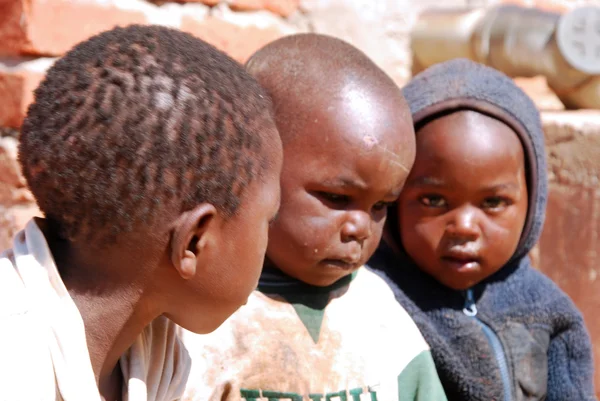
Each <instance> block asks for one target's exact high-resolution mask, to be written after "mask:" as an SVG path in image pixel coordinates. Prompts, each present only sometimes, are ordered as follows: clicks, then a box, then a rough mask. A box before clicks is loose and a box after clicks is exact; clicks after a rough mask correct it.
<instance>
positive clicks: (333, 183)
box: [321, 177, 367, 190]
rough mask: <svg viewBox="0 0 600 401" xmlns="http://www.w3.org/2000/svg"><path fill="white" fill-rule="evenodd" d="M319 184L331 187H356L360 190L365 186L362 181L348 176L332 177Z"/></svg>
mask: <svg viewBox="0 0 600 401" xmlns="http://www.w3.org/2000/svg"><path fill="white" fill-rule="evenodd" d="M321 184H323V185H325V186H327V187H333V188H358V189H362V190H364V189H366V188H367V186H366V184H365V183H364V182H361V181H358V180H355V179H352V178H348V177H336V178H332V179H326V180H323V181H321Z"/></svg>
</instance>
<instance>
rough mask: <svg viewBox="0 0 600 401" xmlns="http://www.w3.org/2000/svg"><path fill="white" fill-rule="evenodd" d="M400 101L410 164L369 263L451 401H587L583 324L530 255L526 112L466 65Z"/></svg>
mask: <svg viewBox="0 0 600 401" xmlns="http://www.w3.org/2000/svg"><path fill="white" fill-rule="evenodd" d="M404 95H405V96H406V98H407V101H408V103H409V105H410V108H411V112H412V116H413V119H414V124H415V130H416V133H417V134H416V135H417V156H416V162H415V165H414V168H413V170H412V171H411V173H410V176H409V178H408V180H407V183H406V185H405V187H404V190H403V192H402V195H401V196H400V199H399V200H398V203H397V205H395V206H393V207H392V208H391V210H392V211H393V212H394V214H395V216H393V217H391V218H390V220H389V221H388V223H389V224H388V226H387V228H386V234H385V235H386V236H387V238H386V240H385V241H384V242H382V245H381V246H380V248H379V249H378V251H377V252H376V254H375V256H374V257H373V258H372V259H371V260H370V261H369V265H370V266H372V267H374V268H376V269H378V270H380V271H382V272H383V273H382V276H383V277H386V276H387V279H388V280H390V282H391V283H392V285H395V286H397V287H396V295H397V299H398V300H399V301H400V303H401V304H402V305H403V306H404V307H405V308H406V309H407V310H408V311H409V313H410V314H411V316H412V317H413V319H415V322H416V323H417V325H418V326H419V327H420V329H421V331H422V332H423V335H424V336H425V339H426V340H427V342H428V343H429V344H430V345H431V347H432V353H433V356H434V359H435V362H436V366H437V369H438V372H439V374H440V378H441V380H442V383H443V385H444V389H445V390H446V394H447V395H448V398H449V399H452V400H468V401H477V400H478V401H489V400H546V401H575V400H577V401H583V400H595V399H596V397H595V395H594V384H593V364H592V352H591V345H590V338H589V335H588V332H587V330H586V327H585V324H584V321H583V318H582V316H581V314H580V312H579V311H578V310H577V308H576V307H575V305H574V304H573V302H572V301H571V300H570V299H569V298H568V296H567V295H566V294H564V293H563V292H562V291H561V290H560V289H559V288H558V287H557V286H556V285H555V284H554V283H553V282H552V281H550V280H549V279H548V278H547V277H546V276H544V275H543V274H542V273H540V272H539V271H537V270H535V269H534V268H533V267H532V266H531V264H530V261H529V258H528V256H527V254H528V251H529V250H530V249H531V248H532V247H533V246H534V245H535V243H536V241H537V240H538V238H539V235H540V232H541V230H542V225H543V221H544V214H545V208H546V197H547V183H546V163H545V150H544V136H543V132H542V126H541V122H540V116H539V113H538V111H537V109H536V107H535V105H534V104H533V102H532V101H531V99H530V98H529V97H528V96H527V95H526V94H525V93H524V92H523V91H521V90H520V89H519V88H518V87H517V86H516V85H515V84H514V82H513V81H512V80H511V79H510V78H508V77H507V76H505V75H504V74H502V73H500V72H498V71H496V70H493V69H491V68H489V67H485V66H483V65H480V64H477V63H474V62H471V61H467V60H462V59H459V60H454V61H449V62H446V63H442V64H438V65H436V66H433V67H431V68H429V69H428V70H426V71H424V72H423V73H421V74H419V75H418V76H416V77H415V78H414V79H413V80H412V81H411V82H410V83H409V84H408V85H407V86H406V87H405V88H404Z"/></svg>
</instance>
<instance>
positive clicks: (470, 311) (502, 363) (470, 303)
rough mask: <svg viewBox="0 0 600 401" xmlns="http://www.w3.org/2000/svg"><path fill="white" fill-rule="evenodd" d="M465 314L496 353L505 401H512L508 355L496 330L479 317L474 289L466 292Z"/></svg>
mask: <svg viewBox="0 0 600 401" xmlns="http://www.w3.org/2000/svg"><path fill="white" fill-rule="evenodd" d="M463 313H464V314H465V315H467V316H469V317H472V318H473V319H474V320H475V321H476V322H477V324H479V326H480V327H481V329H482V330H483V333H484V334H485V336H486V338H487V340H488V343H489V344H490V347H491V348H492V352H493V353H494V357H495V358H496V362H498V368H499V369H500V377H501V379H502V387H503V390H504V401H511V399H512V396H511V394H512V391H511V387H512V386H511V384H510V377H509V374H508V362H507V360H506V354H505V353H504V349H503V348H502V343H501V342H500V339H499V338H498V336H497V335H496V333H495V332H494V330H492V328H491V327H490V326H488V325H487V324H486V323H484V322H483V321H482V320H481V319H479V318H478V317H477V305H475V300H474V297H473V290H472V289H468V290H467V291H466V296H465V306H464V308H463Z"/></svg>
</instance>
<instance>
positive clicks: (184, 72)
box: [19, 25, 277, 240]
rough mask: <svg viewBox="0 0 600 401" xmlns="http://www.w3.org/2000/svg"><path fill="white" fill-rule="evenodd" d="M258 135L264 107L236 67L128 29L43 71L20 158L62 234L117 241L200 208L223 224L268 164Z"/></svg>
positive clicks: (165, 31) (269, 123)
mask: <svg viewBox="0 0 600 401" xmlns="http://www.w3.org/2000/svg"><path fill="white" fill-rule="evenodd" d="M273 133H274V134H273ZM268 134H273V135H274V136H276V135H277V131H276V128H275V125H274V122H273V114H272V105H271V101H270V99H269V97H268V96H267V95H266V94H265V92H264V91H263V89H262V88H261V87H260V85H259V84H258V83H257V82H256V81H255V80H254V79H253V78H252V77H251V76H250V75H249V74H248V73H247V72H246V71H245V70H244V68H243V67H242V66H241V65H240V64H239V63H237V62H235V61H234V60H233V59H231V58H229V57H228V56H226V55H225V54H224V53H222V52H220V51H219V50H217V49H216V48H214V47H212V46H211V45H209V44H207V43H205V42H203V41H201V40H200V39H198V38H195V37H193V36H191V35H189V34H186V33H183V32H180V31H177V30H174V29H169V28H165V27H159V26H139V25H133V26H129V27H126V28H115V29H113V30H111V31H107V32H104V33H101V34H99V35H97V36H94V37H92V38H90V39H88V40H87V41H85V42H82V43H81V44H79V45H77V46H76V47H74V48H73V49H72V50H71V51H70V52H68V53H67V54H66V55H65V56H64V57H63V58H61V59H60V60H58V61H57V62H56V63H55V64H54V66H53V67H52V68H50V70H49V71H48V73H47V75H46V78H45V79H44V81H43V82H42V83H41V84H40V86H39V87H38V89H37V90H36V91H35V102H34V103H33V104H32V105H31V106H30V108H29V110H28V113H27V117H26V119H25V121H24V123H23V127H22V132H21V137H20V146H19V160H20V163H21V165H22V168H23V173H24V175H25V178H26V179H27V182H28V184H29V187H30V188H31V191H32V192H33V195H34V196H35V198H36V200H37V202H38V205H39V207H40V209H41V210H42V211H43V213H44V214H45V216H46V218H47V219H48V220H49V221H50V222H51V223H53V224H55V225H56V227H57V230H59V232H60V233H59V235H60V236H62V237H63V238H67V239H70V240H73V239H75V238H85V239H86V240H90V239H92V237H93V238H96V235H104V234H109V237H110V238H113V239H115V238H116V237H117V236H118V235H119V234H120V233H122V232H125V231H132V230H134V229H135V226H136V225H138V224H152V222H153V221H155V219H156V218H157V217H158V216H159V213H164V212H165V210H164V209H165V208H169V209H168V210H172V211H173V212H177V213H181V212H184V211H186V210H190V209H192V208H193V207H195V206H196V205H198V204H200V203H203V202H209V203H211V204H213V205H215V207H217V209H219V210H221V211H222V212H224V213H225V214H226V215H227V216H231V215H233V214H234V213H235V212H236V210H237V208H238V206H239V204H240V198H241V196H242V194H243V192H244V190H245V188H246V187H247V186H248V185H249V184H250V183H251V182H252V180H254V178H255V177H256V176H258V175H260V173H261V171H262V170H264V169H265V168H267V166H268V165H269V160H270V152H269V151H270V149H273V148H272V147H271V146H270V142H269V141H271V140H272V139H271V138H272V137H267V135H268ZM96 239H98V238H96Z"/></svg>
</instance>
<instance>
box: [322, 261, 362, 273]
mask: <svg viewBox="0 0 600 401" xmlns="http://www.w3.org/2000/svg"><path fill="white" fill-rule="evenodd" d="M321 264H323V265H325V266H327V267H336V268H339V269H341V270H348V271H349V270H355V269H356V268H357V267H359V266H358V265H359V260H358V259H346V258H342V259H335V258H332V259H323V260H322V261H321Z"/></svg>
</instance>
